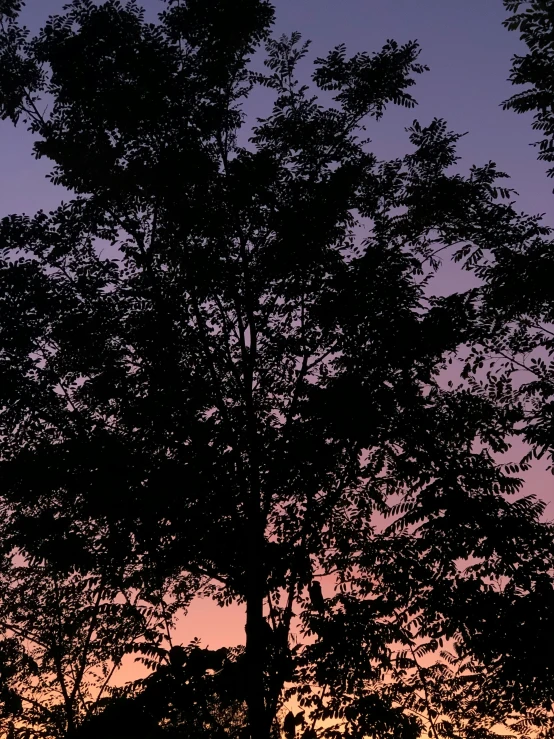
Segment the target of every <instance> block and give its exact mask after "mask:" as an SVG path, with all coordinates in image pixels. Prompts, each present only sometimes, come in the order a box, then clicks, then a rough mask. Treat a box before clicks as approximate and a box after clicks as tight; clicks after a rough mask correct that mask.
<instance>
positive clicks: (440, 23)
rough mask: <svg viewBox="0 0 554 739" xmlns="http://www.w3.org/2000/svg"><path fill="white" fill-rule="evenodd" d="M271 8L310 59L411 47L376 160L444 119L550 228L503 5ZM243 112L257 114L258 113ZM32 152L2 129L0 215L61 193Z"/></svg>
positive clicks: (232, 633) (547, 482)
mask: <svg viewBox="0 0 554 739" xmlns="http://www.w3.org/2000/svg"><path fill="white" fill-rule="evenodd" d="M62 5H63V0H27V9H26V11H25V19H26V22H27V23H28V24H29V25H30V26H31V27H33V28H36V27H37V26H38V25H39V24H40V22H41V21H42V20H43V19H44V18H45V17H46V16H47V15H48V14H49V13H52V12H58V11H59V10H60V9H61V7H62ZM143 5H144V6H145V7H146V8H147V10H148V11H149V12H152V13H155V12H156V9H157V8H158V7H160V6H161V3H160V2H158V0H144V2H143ZM276 7H277V27H276V32H277V33H278V34H280V33H284V32H286V33H290V32H291V31H294V30H298V31H300V32H301V33H302V34H303V36H304V38H310V39H312V41H313V46H312V52H313V56H319V55H322V54H324V53H325V52H326V51H328V50H329V49H331V48H332V47H333V46H335V45H337V44H339V43H341V42H344V43H346V45H347V47H348V49H349V51H351V52H356V51H364V50H367V51H377V50H378V49H379V48H380V47H381V46H382V44H383V43H384V42H385V41H386V39H388V38H394V39H395V40H397V41H398V42H399V43H403V42H405V41H408V40H413V39H417V40H418V41H419V42H420V44H421V47H422V54H421V58H420V59H421V61H422V62H423V63H425V64H428V65H429V66H430V67H431V71H430V72H428V73H426V74H425V75H422V76H420V77H419V78H418V84H417V86H416V87H415V88H413V90H412V92H413V94H414V95H415V97H416V99H417V100H418V101H419V103H420V105H419V106H418V108H416V110H415V111H411V110H406V109H402V108H400V109H393V110H391V111H390V112H389V114H387V115H385V117H384V119H383V120H382V121H381V122H380V123H379V124H377V125H375V126H372V127H370V128H369V129H368V134H369V136H371V138H372V139H373V142H374V143H373V149H374V151H375V152H376V153H377V154H378V155H379V156H380V157H383V158H393V157H397V156H401V155H402V154H404V153H405V152H406V151H407V148H408V146H407V135H406V133H405V132H404V128H405V126H408V125H410V124H411V122H412V120H413V118H415V117H417V118H418V119H419V120H420V121H421V123H423V124H426V123H428V122H429V121H430V120H431V119H432V118H433V117H440V118H445V119H446V120H447V122H448V124H449V127H450V128H451V129H453V130H456V131H459V132H465V131H468V132H469V133H468V135H467V136H466V137H465V138H464V139H463V140H462V141H461V142H460V147H459V153H460V154H461V155H462V160H461V162H460V168H461V170H462V171H467V168H469V166H470V165H471V164H483V163H485V162H487V161H489V160H491V159H492V160H493V161H495V162H496V163H497V164H498V166H499V168H500V169H501V170H504V171H505V172H507V173H509V174H510V175H511V176H512V181H511V182H510V183H509V184H510V186H512V187H514V188H515V189H516V190H517V191H518V192H519V193H520V198H519V205H520V207H521V209H522V210H524V211H527V212H530V213H545V214H546V221H547V222H549V223H553V222H554V217H553V216H554V209H553V207H552V205H553V203H554V196H553V195H552V188H553V186H554V181H550V180H548V179H547V178H546V176H545V174H544V173H545V170H546V165H545V164H543V163H541V162H537V160H536V150H535V149H534V148H532V147H531V146H529V143H530V142H532V141H535V140H536V139H537V138H538V136H537V135H536V134H535V133H534V132H533V131H532V130H531V117H530V116H521V115H519V116H518V115H516V114H515V113H512V112H504V111H502V109H501V108H500V104H501V102H502V101H503V100H504V99H506V98H507V97H509V96H510V95H511V94H512V93H513V92H514V91H515V90H514V88H513V87H512V86H511V85H510V84H509V83H508V82H507V81H506V79H507V77H508V74H509V70H510V60H511V58H512V56H513V55H514V54H515V53H521V52H522V49H523V47H522V45H521V43H520V42H519V39H518V36H517V34H514V33H511V32H508V31H507V30H505V29H504V27H503V26H502V20H503V19H504V17H505V12H504V8H503V4H502V0H277V2H276ZM250 112H251V113H254V114H255V113H256V112H258V111H257V108H256V104H254V105H253V106H252V107H251V108H250ZM30 147H31V141H30V137H29V135H28V134H26V133H25V131H24V130H21V129H18V130H14V128H13V126H11V124H8V123H5V122H4V123H0V162H1V168H0V216H3V215H5V214H7V213H11V212H21V211H26V212H29V213H30V212H33V211H35V210H36V209H38V208H45V209H49V208H51V207H53V206H54V205H56V204H57V203H58V202H59V200H60V193H59V191H56V190H55V189H54V188H53V187H51V186H50V185H49V183H48V182H46V181H45V180H44V174H45V173H46V172H47V171H48V165H47V163H45V162H37V161H35V160H34V159H33V158H32V157H31V155H30ZM456 274H458V276H459V273H456ZM456 274H455V273H454V272H453V271H452V270H445V276H444V279H445V280H446V283H445V284H444V286H443V287H444V290H445V291H449V288H450V289H451V287H452V285H453V283H454V282H455V281H456V280H457V279H458V278H457V276H456ZM456 284H457V283H456ZM460 284H461V283H460ZM551 479H552V478H551V477H550V476H549V475H544V473H543V474H540V473H539V472H538V471H537V472H535V474H534V475H533V477H532V480H530V481H529V482H530V485H529V487H530V488H531V487H532V488H533V489H534V491H535V492H537V493H538V494H539V495H542V496H544V497H547V498H549V497H551V494H550V490H551V485H552V483H551ZM220 614H221V612H220V611H219V610H218V609H216V608H215V607H208V604H203V605H199V606H198V607H196V606H195V607H194V608H193V612H192V614H191V618H192V622H193V624H196V626H197V627H198V628H196V626H194V625H191V626H192V628H191V631H190V633H191V635H192V634H194V633H199V632H201V631H203V630H204V629H205V628H206V627H207V628H208V631H209V632H210V633H211V634H212V638H211V639H209V641H210V642H211V646H217V645H218V643H219V642H220V641H221V642H222V643H224V642H226V641H231V642H233V641H240V640H241V639H242V637H243V632H242V617H240V618H239V617H238V616H237V619H236V623H235V620H234V619H233V618H232V617H231V618H230V619H228V620H227V629H226V630H225V634H224V635H223V634H222V633H221V631H219V632H218V630H217V626H216V623H217V622H219V618H220ZM211 620H213V625H212V627H210V623H208V622H210V621H211ZM202 626H203V627H204V628H201V627H202ZM212 629H213V630H212ZM216 633H219V635H220V637H221V638H218V637H216V636H214V634H216ZM235 637H236V638H235Z"/></svg>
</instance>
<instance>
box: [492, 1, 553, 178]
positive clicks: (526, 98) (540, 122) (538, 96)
mask: <svg viewBox="0 0 554 739" xmlns="http://www.w3.org/2000/svg"><path fill="white" fill-rule="evenodd" d="M504 6H505V8H506V10H507V11H508V12H509V13H511V14H512V15H511V16H510V17H509V18H507V19H506V20H505V21H504V26H505V27H506V28H507V29H508V30H510V31H519V32H520V37H521V39H522V41H523V42H524V43H525V45H526V46H527V48H528V52H527V54H525V55H524V56H519V55H515V56H514V58H513V61H512V70H511V74H510V78H509V79H510V82H512V84H514V85H526V86H527V87H526V89H525V90H523V91H522V92H518V93H516V94H515V95H513V96H512V97H511V98H509V99H508V100H506V101H505V102H504V108H505V109H507V110H515V111H516V113H529V112H534V114H535V115H534V120H533V130H535V131H541V132H542V135H543V139H542V141H540V142H537V143H536V144H534V146H538V147H539V155H538V158H539V159H541V160H542V161H545V162H552V161H554V117H553V113H552V98H553V95H554V77H553V72H554V53H553V50H552V39H553V38H554V13H553V11H552V5H551V3H549V2H548V0H504ZM548 176H549V177H552V176H554V169H549V170H548Z"/></svg>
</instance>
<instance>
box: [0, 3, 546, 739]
mask: <svg viewBox="0 0 554 739" xmlns="http://www.w3.org/2000/svg"><path fill="white" fill-rule="evenodd" d="M16 5H18V4H17V3H11V5H10V4H8V5H5V7H4V15H3V18H2V29H1V33H0V60H1V62H2V63H1V65H0V113H1V115H2V117H3V118H6V119H10V120H12V121H13V122H14V123H16V124H19V123H23V124H24V125H25V124H26V125H27V126H28V127H29V128H30V130H31V132H32V134H33V135H34V137H35V145H34V151H35V154H36V156H39V157H45V158H48V159H49V160H50V161H51V162H52V163H53V169H52V174H51V180H52V182H53V183H54V184H55V185H61V186H63V187H64V188H66V190H67V191H69V192H70V193H71V199H70V200H69V202H67V203H64V204H62V205H60V207H58V208H56V209H55V210H54V211H52V212H50V213H45V212H42V211H40V212H38V213H37V214H35V215H34V216H19V215H13V216H8V217H6V218H4V219H3V220H2V222H1V225H0V247H1V249H2V262H1V270H2V274H1V281H0V379H1V383H0V393H1V401H0V408H1V413H0V429H1V431H0V437H1V439H2V455H1V462H0V480H1V485H2V488H1V489H2V496H3V501H4V506H5V509H6V510H7V511H8V512H9V518H8V531H7V535H6V542H7V544H8V545H12V544H13V545H15V546H18V547H19V548H20V549H22V550H24V551H26V552H28V553H29V554H30V555H32V556H33V557H35V558H41V559H42V558H43V559H46V560H47V561H48V562H49V563H50V564H51V565H52V566H54V567H58V568H62V569H63V568H64V567H65V568H67V566H68V563H69V562H71V565H72V566H73V567H75V568H77V569H79V570H82V571H83V572H86V571H88V570H91V569H93V568H94V564H95V562H96V561H97V557H98V556H99V554H98V547H100V548H101V552H102V561H103V562H108V563H109V564H110V567H111V571H116V570H117V566H118V563H121V562H128V561H135V562H136V563H138V564H139V565H140V568H141V572H142V576H143V582H144V584H145V587H146V586H149V587H151V588H154V589H155V588H159V587H160V583H163V582H164V581H166V580H167V579H168V578H171V577H174V576H175V575H176V574H177V573H181V572H185V573H190V574H191V575H192V576H193V577H196V578H199V582H200V583H202V584H203V585H205V586H206V587H207V588H211V591H210V592H212V593H213V595H214V597H217V598H219V599H220V602H222V603H226V602H231V601H239V602H243V603H244V604H245V607H246V624H245V629H246V648H245V658H244V670H245V673H244V674H245V692H244V699H245V703H246V705H247V709H248V727H249V728H248V730H249V735H250V737H252V739H263V738H264V737H268V736H269V735H270V733H271V731H272V730H274V728H275V717H276V715H277V712H278V709H279V706H280V701H281V699H282V696H283V689H284V687H285V686H287V685H288V686H290V689H291V690H294V691H296V693H297V697H298V699H299V700H300V701H301V702H302V703H304V704H305V708H306V710H307V712H308V714H311V715H310V717H309V720H308V716H306V717H302V716H298V715H297V714H294V713H293V714H292V719H291V718H290V716H289V715H288V716H287V719H286V720H285V726H284V729H285V732H286V734H287V736H288V737H292V736H294V734H295V733H296V732H297V729H298V727H300V726H301V725H302V721H305V722H306V723H305V726H304V729H303V731H304V733H305V736H306V737H309V736H310V735H312V736H313V731H314V725H313V721H314V720H317V719H318V718H323V719H329V718H330V717H332V716H335V717H339V718H340V719H341V720H343V722H344V723H345V727H346V729H347V730H348V731H350V733H351V734H352V735H354V736H360V737H361V736H364V735H366V734H368V733H369V734H372V735H379V736H380V735H382V734H385V733H390V732H391V731H392V732H395V733H397V734H399V733H402V732H404V733H405V732H406V731H409V732H412V734H413V735H417V734H418V733H419V732H420V731H421V727H422V724H421V723H420V720H419V719H417V718H414V717H413V716H414V710H415V711H416V713H417V710H416V709H414V705H415V704H414V703H412V704H409V703H406V701H402V700H400V701H399V697H398V696H399V695H400V694H399V693H397V694H396V695H394V694H393V693H391V692H390V686H391V681H392V682H394V684H395V685H397V686H399V685H400V684H402V682H403V681H404V680H405V677H406V675H405V672H403V670H404V669H405V667H401V666H399V665H401V664H404V665H405V664H407V662H406V661H407V660H409V657H408V656H406V655H405V654H403V653H404V652H405V651H406V648H409V649H415V648H416V647H417V645H418V644H419V642H420V641H421V640H422V639H428V640H429V645H428V646H427V647H426V649H427V651H428V652H429V653H431V654H438V652H439V651H440V649H441V648H442V646H443V645H444V644H445V640H446V641H447V642H452V641H453V642H454V643H456V644H457V645H458V646H457V649H458V658H459V659H463V658H466V659H467V658H468V657H469V656H473V657H474V659H475V663H476V664H479V665H483V669H489V670H490V669H493V672H494V670H496V672H494V675H495V676H496V679H497V683H498V684H499V685H504V686H505V687H506V694H505V695H506V698H505V700H506V705H507V706H513V705H514V701H515V700H516V696H518V695H519V693H518V689H519V687H521V686H520V683H519V682H518V680H520V677H521V676H518V673H517V671H514V670H513V669H512V671H510V670H509V669H508V667H509V666H510V665H512V666H513V659H512V658H513V654H514V653H513V652H512V651H507V650H506V639H508V641H509V640H510V638H511V636H505V634H504V632H501V634H500V633H499V632H498V630H496V629H495V628H494V627H493V625H492V623H491V620H490V616H489V615H487V614H489V609H490V607H491V603H493V602H496V601H494V598H496V599H497V601H498V602H499V603H502V604H503V605H504V606H505V607H508V604H510V603H512V602H516V603H518V604H519V605H520V606H521V611H522V613H527V612H528V610H529V609H531V611H534V610H536V601H535V600H533V597H534V596H535V594H536V592H537V593H538V595H536V599H537V601H538V602H540V603H543V604H544V603H545V602H546V601H545V598H546V596H545V595H544V593H542V591H536V588H535V587H534V583H535V582H538V581H539V580H540V582H543V580H546V581H547V582H548V583H550V579H549V577H550V575H549V564H550V557H551V554H550V541H551V537H550V529H549V528H548V527H547V526H546V525H541V524H540V523H539V516H540V514H541V510H542V509H541V506H540V505H539V504H537V502H536V501H535V500H534V499H533V498H532V497H528V498H519V499H517V500H513V501H512V502H510V501H509V495H510V494H513V493H515V492H517V491H518V490H519V488H520V483H521V481H520V480H518V479H517V478H516V477H514V476H513V474H511V472H510V471H509V470H506V469H503V468H501V467H499V466H498V464H497V463H496V462H495V460H494V457H493V455H494V453H497V452H502V451H505V450H506V449H507V448H508V443H507V441H506V438H507V436H508V435H509V433H510V432H511V431H512V430H513V428H514V424H516V423H517V422H518V421H519V420H520V414H519V412H518V409H517V408H512V407H508V408H505V407H503V406H502V405H501V404H498V405H497V404H495V403H494V402H493V400H492V399H491V398H489V397H484V396H483V395H480V394H479V393H477V392H470V391H469V390H467V389H455V388H444V387H442V386H441V383H440V377H441V373H443V372H444V370H445V369H446V368H447V367H448V364H447V362H448V360H449V359H452V357H453V356H454V354H455V352H456V350H457V348H458V347H459V346H460V345H468V344H471V343H472V341H473V340H474V339H475V338H476V337H478V336H479V335H480V334H479V332H480V329H481V326H480V324H479V321H478V319H477V317H478V312H477V310H476V307H477V305H476V300H477V293H476V292H475V291H469V292H468V293H467V294H459V295H453V296H450V297H449V298H440V299H439V298H432V297H429V296H430V292H431V289H432V288H431V284H432V278H433V274H434V270H435V269H437V268H438V267H439V266H440V261H439V256H440V253H441V252H442V251H443V250H445V249H447V248H448V247H451V248H452V249H453V250H456V248H457V247H458V251H457V252H456V254H457V256H458V257H460V256H463V255H465V256H466V257H467V256H468V254H469V258H470V259H473V260H474V261H476V260H478V255H479V251H480V250H481V251H482V250H483V249H485V248H487V247H488V246H490V245H495V247H498V249H500V248H501V247H502V245H503V244H507V243H510V241H509V240H510V239H511V238H512V235H513V230H512V231H506V230H505V226H506V221H507V220H508V221H509V222H510V223H511V224H512V225H513V228H514V229H515V228H516V226H517V227H519V228H523V227H524V224H525V223H526V221H525V219H524V218H518V217H517V216H516V214H515V213H513V211H512V210H510V208H509V207H508V206H506V207H504V206H501V205H500V204H499V203H498V202H497V200H496V198H497V195H498V194H499V191H498V190H497V189H495V188H496V181H497V179H498V178H499V177H501V176H502V175H501V173H498V172H497V171H496V168H495V166H494V165H493V164H488V165H486V166H483V167H475V168H473V169H472V170H471V171H470V174H469V176H467V177H463V176H462V175H459V174H452V172H451V171H449V168H450V167H451V166H452V165H453V164H455V163H456V161H457V157H456V143H457V141H458V139H459V138H460V137H459V135H457V134H453V133H451V132H449V131H448V129H447V127H446V125H445V124H444V122H442V121H439V120H434V121H432V122H431V123H430V124H429V125H427V126H422V125H421V124H419V123H418V122H417V121H415V122H414V123H413V125H412V126H411V127H410V128H409V129H408V133H409V142H410V144H411V147H412V151H411V153H410V154H408V155H406V156H404V157H401V158H398V159H397V160H394V161H391V162H379V161H378V160H377V158H376V157H375V156H374V155H373V154H371V153H370V151H369V142H368V141H367V140H365V139H364V138H363V135H364V134H363V132H364V126H366V125H369V124H371V125H373V123H374V122H375V121H378V120H379V119H381V118H382V117H383V115H384V113H385V110H386V108H387V107H388V106H389V105H391V104H397V105H402V106H404V107H406V108H412V107H413V106H414V105H415V101H414V99H413V98H412V96H411V95H410V93H409V90H410V89H411V87H412V86H413V84H414V82H415V76H416V75H418V74H420V73H422V72H423V71H424V67H423V66H422V65H421V64H420V63H419V62H418V55H419V49H418V46H417V44H416V43H414V42H408V43H406V44H404V45H399V44H397V43H396V42H394V41H388V42H387V43H386V45H385V46H384V47H383V49H382V50H381V51H380V52H378V53H376V54H373V55H370V54H368V53H359V54H356V55H354V56H353V57H348V56H347V53H346V49H345V48H344V47H343V46H338V47H336V48H335V49H334V50H333V51H332V52H331V53H330V54H329V55H327V56H326V57H324V58H319V59H317V60H316V61H315V71H314V73H313V75H312V80H311V84H310V85H305V84H303V83H301V82H300V81H298V79H297V72H296V69H297V67H298V65H299V64H300V63H302V62H303V61H304V59H305V58H306V56H307V54H308V52H309V46H308V44H303V45H302V44H301V39H300V37H299V36H298V35H297V34H293V35H292V36H290V37H281V38H280V39H272V38H271V37H270V30H271V25H272V22H273V7H272V6H271V4H270V3H269V2H267V1H266V0H240V2H229V0H214V1H213V2H210V3H206V2H204V0H186V1H185V0H183V1H182V2H180V3H177V2H167V3H166V6H165V9H164V10H163V12H162V13H161V14H160V17H159V22H158V23H156V24H152V23H148V22H146V21H145V17H144V13H143V11H142V10H141V9H140V8H139V7H138V5H137V4H136V3H134V2H128V3H125V4H123V3H121V2H118V1H117V0H108V1H107V2H103V3H100V4H96V3H94V2H93V1H92V0H74V2H71V3H70V4H69V6H68V7H67V9H66V11H65V12H64V14H62V15H60V16H55V17H52V18H50V19H49V20H48V22H47V23H46V25H45V26H44V28H43V29H42V30H41V31H40V32H39V33H38V35H37V36H36V37H30V36H29V34H28V32H27V31H26V30H25V29H23V28H21V27H20V25H18V21H17V13H16V11H17V8H16V7H15V6H16ZM264 44H265V46H266V51H267V61H266V67H265V69H264V70H262V71H255V70H253V69H252V64H251V62H250V57H252V55H253V54H254V52H255V51H257V50H259V48H260V47H261V46H263V45H264ZM254 86H259V87H261V88H263V89H264V90H265V94H266V96H267V99H268V110H267V115H266V117H264V118H263V119H261V120H258V121H256V122H254V123H253V124H252V125H251V126H250V128H249V125H248V116H247V115H246V108H245V107H243V103H245V102H246V101H247V99H248V96H249V94H250V92H251V91H252V89H253V88H254ZM313 88H316V89H319V90H320V91H322V92H323V93H324V97H325V98H326V99H327V100H329V99H331V102H330V103H329V104H327V105H324V104H323V102H322V101H321V100H320V99H318V97H317V96H316V94H315V93H314V92H313ZM500 194H503V192H502V191H501V192H500ZM504 194H505V193H504ZM384 515H392V516H393V517H394V520H393V522H392V525H391V526H390V527H389V528H388V529H386V531H384V532H381V533H379V532H380V531H381V530H382V528H383V526H382V517H383V516H384ZM91 527H92V530H93V531H94V534H93V535H92V536H91ZM410 547H412V548H411V549H410ZM405 552H410V553H411V556H410V557H406V556H405ZM464 562H465V563H469V564H470V565H472V569H469V570H466V568H464V567H463V566H462V565H461V564H460V563H464ZM472 563H473V564H472ZM317 575H324V576H325V575H333V576H334V577H336V578H337V580H338V583H339V585H340V587H341V588H342V591H339V594H338V595H336V596H334V597H333V598H329V597H328V593H327V591H326V590H325V589H324V590H323V591H322V588H321V583H320V578H318V577H317ZM541 578H542V579H541ZM430 583H433V587H432V588H430V586H429V584H430ZM481 591H486V592H487V593H488V592H489V591H490V592H492V593H494V594H495V595H493V596H490V598H489V597H488V596H482V597H480V596H479V593H481ZM541 594H542V595H541ZM531 595H533V597H531ZM539 596H540V597H539ZM491 599H492V600H491ZM301 613H303V618H304V623H305V628H304V631H303V632H302V631H301V632H300V633H301V635H302V633H303V635H304V636H305V637H306V639H304V640H302V639H300V641H299V642H298V643H295V642H294V641H293V639H292V633H291V629H292V627H293V625H294V623H295V621H294V619H295V617H296V616H298V615H299V614H301ZM479 619H480V620H479ZM548 623H550V622H548ZM525 633H526V639H527V641H525V640H524V642H523V645H522V648H523V646H524V645H525V644H528V643H529V641H528V639H530V638H531V636H532V634H533V633H534V632H531V631H528V632H525ZM512 636H513V635H512ZM398 644H401V645H403V646H404V648H403V649H402V650H400V655H399V656H398V659H400V662H398V660H396V661H395V660H393V659H392V656H391V655H392V653H393V648H396V647H395V645H396V646H398ZM517 654H521V651H520V652H517ZM402 660H404V662H402ZM510 660H512V661H510ZM410 664H411V669H412V673H411V674H412V677H411V678H410V679H412V681H413V685H414V690H416V692H417V690H419V689H420V688H421V686H422V685H423V692H424V694H426V692H427V689H426V687H425V685H426V683H424V682H423V683H422V680H421V675H423V672H422V671H421V670H422V669H423V667H422V666H421V665H420V664H419V662H418V661H417V660H415V662H414V661H413V660H412V662H411V663H410ZM506 665H507V666H506ZM504 668H506V669H504ZM414 670H415V672H414ZM416 673H417V675H416ZM417 676H419V677H417ZM528 676H529V675H528V673H526V674H525V678H527V677H528ZM474 678H475V680H476V681H477V680H478V678H477V677H475V676H474ZM395 681H396V682H395ZM414 681H415V682H414ZM418 686H419V687H418ZM532 688H533V689H529V690H528V691H527V692H526V693H524V694H523V693H522V695H524V698H518V700H520V701H521V705H529V704H530V703H532V702H533V701H534V700H535V699H536V696H537V694H538V691H540V690H542V691H543V692H544V693H545V694H548V695H551V694H552V693H551V691H552V685H551V682H550V673H549V672H548V671H546V672H545V671H544V670H543V671H542V672H541V670H540V669H538V668H537V669H536V670H535V672H534V673H533V684H532ZM483 690H484V692H486V690H485V688H483ZM422 700H423V708H424V710H423V713H426V715H427V719H426V720H427V721H431V727H432V730H433V731H434V732H438V731H439V730H440V727H439V726H438V724H437V722H434V721H433V715H434V714H433V712H434V711H435V710H436V709H435V708H434V707H433V706H432V705H431V702H430V700H431V699H430V698H429V697H428V698H427V699H425V698H423V699H422ZM410 705H411V708H410ZM418 705H419V704H418ZM479 710H480V711H481V714H482V717H484V716H485V715H488V714H487V712H489V714H490V713H491V711H492V708H491V705H490V703H487V702H486V701H481V703H479ZM410 711H412V713H411V714H410ZM410 715H412V718H410ZM491 715H492V714H491ZM483 720H484V719H483ZM297 722H298V723H297ZM444 727H445V728H444V729H443V730H441V731H442V732H443V733H442V735H444V736H448V735H449V734H448V732H449V731H450V729H448V726H447V724H446V723H444ZM459 727H460V728H459V729H458V730H459V732H460V734H463V733H464V732H465V735H467V736H473V735H474V734H472V732H474V731H475V724H471V722H470V725H469V727H468V725H467V722H466V724H464V723H463V722H462V721H461V722H460V723H459ZM464 727H465V728H464ZM343 728H344V727H343ZM336 730H338V729H334V728H332V727H327V728H324V731H326V732H327V733H328V735H331V733H332V732H333V731H336ZM435 736H438V734H437V733H436V734H435Z"/></svg>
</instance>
